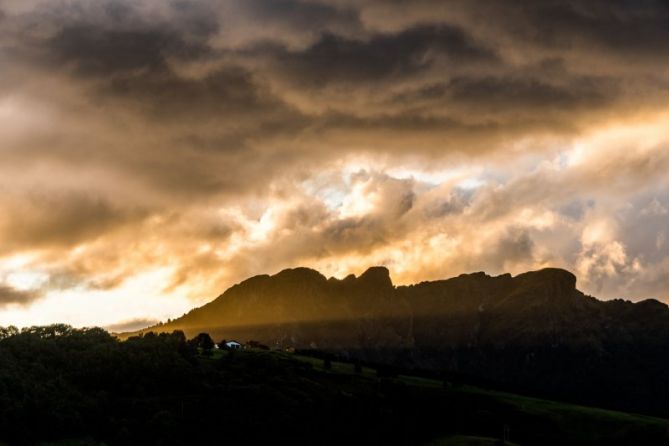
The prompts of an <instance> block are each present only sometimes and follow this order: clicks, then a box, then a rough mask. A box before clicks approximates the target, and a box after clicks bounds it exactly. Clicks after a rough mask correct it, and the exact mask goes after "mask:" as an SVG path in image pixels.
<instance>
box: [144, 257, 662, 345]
mask: <svg viewBox="0 0 669 446" xmlns="http://www.w3.org/2000/svg"><path fill="white" fill-rule="evenodd" d="M644 319H646V320H650V321H652V322H653V323H652V325H653V326H652V327H644V326H643V325H640V323H639V321H640V320H644ZM668 322H669V309H667V306H666V305H664V304H662V303H660V302H657V301H644V302H641V303H637V304H632V303H629V302H624V301H618V302H615V301H614V302H602V301H598V300H596V299H594V298H591V297H587V296H585V295H584V294H583V293H581V292H580V291H578V290H577V289H576V277H575V276H574V275H573V274H571V273H569V272H568V271H564V270H560V269H544V270H540V271H534V272H528V273H525V274H521V275H518V276H516V277H512V276H511V275H509V274H505V275H501V276H497V277H491V276H488V275H486V274H484V273H474V274H466V275H461V276H459V277H455V278H452V279H448V280H440V281H433V282H423V283H420V284H417V285H411V286H401V287H395V286H393V284H392V281H391V279H390V275H389V272H388V270H387V269H386V268H383V267H373V268H370V269H369V270H367V271H366V272H365V273H364V274H362V275H361V276H360V277H355V276H353V275H351V276H348V277H346V278H345V279H343V280H337V279H334V278H330V279H326V278H325V277H324V276H323V275H321V274H320V273H318V272H317V271H314V270H311V269H308V268H296V269H289V270H284V271H282V272H280V273H278V274H276V275H274V276H266V275H264V276H256V277H252V278H250V279H248V280H246V281H244V282H242V283H240V284H238V285H235V286H233V287H232V288H230V289H229V290H227V291H226V292H225V293H224V294H222V295H221V296H219V297H218V298H217V299H215V300H214V301H213V302H211V303H209V304H207V305H205V306H203V307H201V308H198V309H195V310H193V311H191V312H190V313H188V314H187V315H185V316H183V317H182V318H180V319H177V320H175V321H173V322H171V323H169V324H164V325H161V326H158V327H152V328H151V330H159V331H171V330H177V329H178V330H184V331H185V332H186V334H187V335H189V336H193V335H195V334H197V333H199V332H202V331H207V332H209V333H211V334H212V336H214V337H215V338H228V339H230V338H235V339H240V340H250V339H253V340H256V341H260V342H262V343H265V344H267V345H270V346H272V347H276V348H282V347H289V346H290V347H296V348H319V349H346V350H381V349H388V348H394V349H413V350H418V351H419V350H421V349H427V350H432V349H435V348H438V349H441V350H445V349H455V348H472V347H495V348H503V347H504V346H505V345H515V346H532V345H542V346H543V345H551V346H559V345H570V346H578V347H579V348H581V347H583V348H585V347H587V348H590V349H594V350H597V349H601V348H603V343H605V342H607V341H608V340H609V339H610V338H611V337H616V336H622V335H623V333H625V334H626V335H627V336H632V335H638V333H636V332H638V331H640V330H642V329H643V330H651V329H652V330H654V332H656V333H660V334H661V333H666V331H667V330H666V327H667V326H669V325H668ZM643 330H642V331H643Z"/></svg>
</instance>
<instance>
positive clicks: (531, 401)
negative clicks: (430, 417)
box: [291, 355, 669, 445]
mask: <svg viewBox="0 0 669 446" xmlns="http://www.w3.org/2000/svg"><path fill="white" fill-rule="evenodd" d="M291 356H293V357H295V358H299V359H301V360H303V361H307V362H309V363H311V364H312V365H313V366H314V368H316V369H318V370H321V371H324V368H323V360H321V359H316V358H311V357H304V356H297V355H291ZM329 372H330V373H345V374H352V373H354V371H353V365H352V364H348V363H343V362H336V361H333V362H332V368H331V369H330V371H329ZM360 375H361V376H363V377H365V378H368V379H376V371H375V370H374V369H372V368H369V367H364V368H363V371H362V373H361V374H360ZM397 379H398V380H399V381H401V382H403V383H405V384H407V385H410V386H419V387H423V388H433V389H435V390H436V389H443V383H442V382H441V381H438V380H434V379H429V378H424V377H419V376H409V375H399V376H398V377H397ZM441 391H444V390H441ZM445 392H446V393H449V394H457V395H458V396H459V397H462V398H465V399H466V398H470V397H484V398H485V399H490V400H492V401H494V402H497V403H500V404H502V405H504V406H508V407H511V408H513V410H514V411H517V412H518V413H519V414H524V415H527V416H530V417H532V418H538V419H541V420H543V421H544V422H545V423H546V424H547V425H550V426H554V427H556V428H557V429H559V430H560V431H561V432H562V433H564V434H565V435H566V436H567V439H568V441H569V442H574V443H576V442H578V443H583V442H593V443H598V442H602V441H605V439H606V438H612V437H619V436H621V437H622V436H624V435H627V434H630V433H633V432H635V431H643V430H646V429H653V430H660V431H662V430H666V431H667V444H669V422H667V420H663V419H660V418H654V417H649V416H644V415H637V414H629V413H624V412H617V411H611V410H605V409H598V408H593V407H585V406H579V405H576V404H569V403H562V402H557V401H549V400H544V399H539V398H531V397H526V396H521V395H516V394H510V393H505V392H498V391H493V390H486V389H481V388H477V387H472V386H460V387H456V388H452V389H448V390H446V391H445ZM512 430H513V428H512ZM512 438H513V433H512ZM492 442H494V440H491V439H485V438H477V437H466V436H457V437H450V436H449V437H445V438H443V439H439V440H436V442H435V443H432V444H439V445H442V444H443V445H460V444H462V445H469V444H471V445H479V444H480V445H485V444H493V443H492ZM509 444H510V443H508V442H507V445H509Z"/></svg>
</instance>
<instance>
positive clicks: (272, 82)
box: [0, 0, 669, 325]
mask: <svg viewBox="0 0 669 446" xmlns="http://www.w3.org/2000/svg"><path fill="white" fill-rule="evenodd" d="M668 23H669V7H667V5H666V3H665V2H661V1H659V0H658V1H639V2H628V1H622V0H620V1H604V0H601V1H599V0H595V1H591V2H587V3H586V4H584V3H583V2H569V1H549V0H542V1H535V0H533V1H521V2H516V3H514V5H513V6H510V5H505V4H502V3H500V2H496V1H481V2H476V5H474V4H473V3H472V2H468V1H456V0H452V1H446V2H444V1H428V0H419V1H415V0H414V1H410V2H409V1H395V2H387V1H374V0H366V1H348V0H280V1H261V0H244V1H242V0H181V1H167V2H165V1H152V0H140V1H136V0H135V1H129V0H103V1H97V2H85V1H82V0H60V1H58V2H54V1H51V0H48V1H47V0H21V1H18V0H17V1H15V0H0V64H1V65H2V67H3V69H2V72H1V73H0V209H2V211H3V212H2V213H0V306H1V308H0V323H10V322H11V323H16V324H28V323H33V322H46V321H49V320H52V319H53V320H66V321H69V322H73V323H75V324H80V325H81V324H104V325H111V324H114V323H116V322H118V321H129V320H140V319H143V318H151V319H155V318H167V317H171V316H175V315H178V314H177V313H179V312H181V311H184V310H186V309H187V308H189V307H190V306H192V305H195V304H197V303H201V302H203V301H205V300H208V299H210V298H212V297H214V296H215V295H217V294H218V293H219V292H221V291H222V290H223V289H224V288H225V287H227V286H229V285H231V284H232V283H234V282H236V281H238V280H240V279H242V278H244V277H246V276H248V275H252V274H258V273H265V272H275V271H277V270H279V269H281V268H284V267H289V266H295V265H306V266H313V267H317V268H320V269H321V270H323V271H324V272H325V273H327V274H337V275H345V274H347V273H349V272H356V273H357V272H360V271H362V270H363V269H365V267H367V266H369V265H371V264H385V265H387V266H389V267H390V269H391V271H392V273H393V276H394V277H395V280H396V281H397V282H400V283H402V282H410V281H415V280H424V279H432V278H440V277H447V276H450V275H454V274H459V273H461V272H467V271H473V270H486V271H488V272H490V273H498V272H504V271H511V272H520V271H522V270H526V269H531V268H538V267H541V266H548V265H552V266H561V267H565V268H569V269H571V270H573V271H574V272H575V273H576V274H577V275H578V276H579V280H580V286H581V287H582V288H584V289H585V290H586V291H588V292H591V293H593V294H596V295H598V296H602V297H626V298H632V299H639V298H642V297H657V298H661V299H665V300H667V299H669V294H667V291H666V290H667V286H666V285H667V282H669V280H668V279H667V277H669V241H667V235H668V234H667V232H668V231H669V211H668V210H667V209H669V193H667V192H666V191H667V190H669V189H667V179H666V175H665V172H666V171H667V167H669V146H668V144H669V138H668V137H667V136H666V132H665V129H666V128H669V127H668V124H669V113H668V112H669V110H668V108H669V107H667V104H668V102H667V101H668V99H669V98H668V87H669V57H668V56H667V55H668V54H669V51H667V50H668V49H669V48H667V46H668V45H669V44H667V42H669V26H667V24H668ZM2 284H6V285H2ZM17 290H23V291H17ZM122 293H126V294H127V293H136V294H137V295H136V296H135V297H134V300H130V299H128V298H121V297H119V296H121V294H122ZM85 296H88V297H85ZM96 296H97V297H96ZM68 302H69V304H68ZM72 302H76V305H78V306H79V307H80V308H78V309H77V310H76V311H75V310H73V309H72V308H69V307H68V305H72ZM59 303H60V304H59ZM103 309H104V310H103ZM75 313H76V314H75Z"/></svg>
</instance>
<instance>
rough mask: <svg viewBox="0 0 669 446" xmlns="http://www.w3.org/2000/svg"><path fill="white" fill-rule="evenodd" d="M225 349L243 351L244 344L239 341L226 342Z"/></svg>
mask: <svg viewBox="0 0 669 446" xmlns="http://www.w3.org/2000/svg"><path fill="white" fill-rule="evenodd" d="M225 347H226V348H229V349H230V350H241V349H242V344H240V343H239V342H237V341H226V343H225Z"/></svg>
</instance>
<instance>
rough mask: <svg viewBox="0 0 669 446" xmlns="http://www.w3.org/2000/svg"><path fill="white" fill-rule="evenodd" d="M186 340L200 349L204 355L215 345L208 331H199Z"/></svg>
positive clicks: (209, 352) (208, 353)
mask: <svg viewBox="0 0 669 446" xmlns="http://www.w3.org/2000/svg"><path fill="white" fill-rule="evenodd" d="M188 342H190V343H191V344H192V345H194V346H196V347H197V348H199V349H201V350H202V353H204V354H205V355H210V354H211V350H212V349H213V348H214V346H215V345H216V344H215V343H214V341H213V340H212V339H211V336H209V333H200V334H198V335H197V336H195V337H194V338H193V339H191V340H190V341H188Z"/></svg>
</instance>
